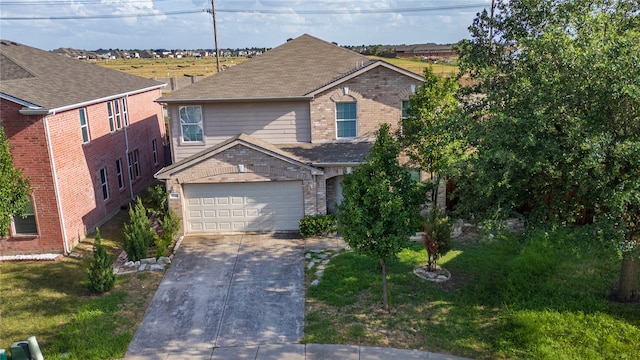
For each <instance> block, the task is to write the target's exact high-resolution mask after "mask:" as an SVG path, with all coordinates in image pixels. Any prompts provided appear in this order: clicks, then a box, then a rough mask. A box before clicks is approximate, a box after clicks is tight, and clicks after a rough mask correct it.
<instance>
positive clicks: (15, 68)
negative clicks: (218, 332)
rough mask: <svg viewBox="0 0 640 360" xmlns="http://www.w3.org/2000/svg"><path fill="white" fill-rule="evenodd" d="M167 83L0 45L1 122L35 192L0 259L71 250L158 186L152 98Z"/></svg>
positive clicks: (159, 126)
mask: <svg viewBox="0 0 640 360" xmlns="http://www.w3.org/2000/svg"><path fill="white" fill-rule="evenodd" d="M163 86H164V84H162V83H158V82H156V81H153V80H149V79H144V78H141V77H137V76H133V75H128V74H125V73H122V72H119V71H114V70H109V69H105V68H102V67H100V66H97V65H94V64H89V63H84V62H82V61H78V60H74V59H71V58H69V57H66V56H60V55H57V54H54V53H51V52H48V51H43V50H39V49H35V48H32V47H29V46H25V45H22V44H17V43H14V42H11V41H6V40H2V41H0V126H2V127H3V128H4V131H5V133H6V136H7V139H8V141H9V144H10V149H11V154H12V156H13V162H14V166H16V167H17V168H20V169H21V170H22V173H23V174H24V175H25V176H26V177H28V178H29V180H30V183H31V188H32V193H31V203H30V204H29V207H28V211H27V216H26V218H20V217H15V218H13V219H12V224H11V229H10V235H9V236H8V237H5V238H2V239H0V253H2V255H12V254H26V253H54V254H60V253H66V254H68V253H69V251H70V250H71V249H72V248H73V247H74V245H75V244H77V242H78V241H79V240H81V239H82V238H83V237H84V236H85V234H86V233H87V232H89V231H91V230H93V228H95V227H96V225H99V224H100V223H102V222H103V221H105V220H106V219H108V218H109V217H110V216H112V215H113V214H115V213H116V212H117V211H119V210H120V207H121V206H122V205H123V204H125V203H127V202H128V201H130V200H131V199H132V198H134V197H135V196H136V194H137V193H139V192H140V191H141V190H143V189H144V188H145V187H146V186H147V185H148V184H149V183H150V182H152V181H154V177H153V174H155V173H156V172H157V171H159V170H160V169H162V167H163V166H164V164H165V163H164V159H165V157H164V147H163V145H164V142H165V126H164V118H163V115H162V107H161V105H160V104H158V103H156V102H154V100H156V99H157V98H159V97H160V96H161V95H162V94H161V89H162V87H163ZM0 201H1V200H0Z"/></svg>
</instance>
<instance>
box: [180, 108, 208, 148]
mask: <svg viewBox="0 0 640 360" xmlns="http://www.w3.org/2000/svg"><path fill="white" fill-rule="evenodd" d="M179 112H180V129H181V131H182V141H183V142H204V138H203V131H202V110H201V109H200V106H181V107H180V110H179Z"/></svg>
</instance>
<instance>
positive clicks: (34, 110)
mask: <svg viewBox="0 0 640 360" xmlns="http://www.w3.org/2000/svg"><path fill="white" fill-rule="evenodd" d="M165 86H167V84H160V85H154V86H150V87H148V88H144V89H138V90H133V91H128V92H125V93H121V94H116V95H111V96H106V97H103V98H99V99H92V100H89V101H85V102H81V103H77V104H71V105H66V106H61V107H58V108H53V109H45V108H43V107H37V108H27V109H21V110H20V114H22V115H52V114H55V113H59V112H62V111H67V110H71V109H77V108H80V107H83V106H88V105H93V104H99V103H101V102H105V101H109V100H113V99H119V98H121V97H125V96H130V95H135V94H140V93H143V92H147V91H151V90H156V89H160V88H162V87H165ZM23 102H24V101H23Z"/></svg>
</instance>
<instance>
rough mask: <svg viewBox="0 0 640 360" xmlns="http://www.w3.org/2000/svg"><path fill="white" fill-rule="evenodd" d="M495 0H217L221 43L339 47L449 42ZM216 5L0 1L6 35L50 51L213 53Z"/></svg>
mask: <svg viewBox="0 0 640 360" xmlns="http://www.w3.org/2000/svg"><path fill="white" fill-rule="evenodd" d="M490 6H491V0H449V1H443V0H426V1H413V0H378V1H373V0H353V1H352V0H301V1H292V0H271V1H269V0H265V1H242V0H215V10H216V28H217V34H218V46H219V48H221V49H225V48H233V49H236V48H250V47H257V48H263V47H264V48H272V47H276V46H278V45H280V44H283V43H285V42H286V40H287V39H288V38H295V37H298V36H300V35H302V34H309V35H312V36H315V37H317V38H320V39H323V40H326V41H331V42H336V43H338V44H340V45H377V44H381V45H401V44H406V45H409V44H421V43H429V42H432V43H438V44H449V43H455V42H458V41H459V40H461V39H464V38H469V31H468V27H469V26H470V25H471V23H472V21H473V19H474V18H475V16H476V13H478V12H480V11H482V10H483V9H489V8H490ZM210 9H211V0H0V38H1V39H3V40H11V41H15V42H18V43H22V44H25V45H28V46H33V47H36V48H40V49H44V50H54V49H57V48H61V47H65V48H74V49H82V50H96V49H99V48H102V49H140V50H142V49H213V48H214V47H215V40H214V31H213V20H212V16H211V13H210V12H207V10H209V11H210Z"/></svg>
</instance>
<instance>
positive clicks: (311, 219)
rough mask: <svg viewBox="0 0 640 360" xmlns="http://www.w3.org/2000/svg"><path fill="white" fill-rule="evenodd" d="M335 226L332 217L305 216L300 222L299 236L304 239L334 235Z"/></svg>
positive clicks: (334, 220)
mask: <svg viewBox="0 0 640 360" xmlns="http://www.w3.org/2000/svg"><path fill="white" fill-rule="evenodd" d="M337 224H338V223H337V221H336V217H335V216H333V215H307V216H305V217H303V218H302V219H301V220H300V235H301V236H302V237H305V238H306V237H310V236H319V235H327V234H330V233H334V232H336V231H337V229H338V225H337Z"/></svg>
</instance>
